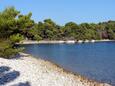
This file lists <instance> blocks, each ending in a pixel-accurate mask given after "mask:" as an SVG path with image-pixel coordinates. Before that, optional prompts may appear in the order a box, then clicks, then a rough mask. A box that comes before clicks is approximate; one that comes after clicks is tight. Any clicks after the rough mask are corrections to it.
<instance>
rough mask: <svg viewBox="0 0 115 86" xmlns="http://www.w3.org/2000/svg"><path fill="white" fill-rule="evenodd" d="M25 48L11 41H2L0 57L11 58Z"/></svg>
mask: <svg viewBox="0 0 115 86" xmlns="http://www.w3.org/2000/svg"><path fill="white" fill-rule="evenodd" d="M22 50H23V48H15V47H13V44H12V43H11V42H9V41H0V57H3V58H6V59H10V58H13V57H14V56H15V55H16V54H18V53H19V52H21V51H22Z"/></svg>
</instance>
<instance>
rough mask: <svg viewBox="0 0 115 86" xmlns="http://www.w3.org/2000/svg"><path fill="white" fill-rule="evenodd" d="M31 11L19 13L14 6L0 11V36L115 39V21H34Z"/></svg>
mask: <svg viewBox="0 0 115 86" xmlns="http://www.w3.org/2000/svg"><path fill="white" fill-rule="evenodd" d="M31 16H32V13H31V12H30V13H28V14H27V15H23V14H20V11H17V10H16V9H15V8H14V7H9V8H6V9H5V10H4V11H2V12H0V38H1V39H2V38H9V37H11V38H12V36H15V35H16V36H17V34H18V36H23V37H24V38H28V39H31V40H68V39H72V40H85V39H88V40H91V39H98V40H99V39H111V40H114V39H115V21H108V22H101V23H98V24H95V23H82V24H76V23H74V22H68V23H66V24H65V25H64V26H61V25H58V24H56V23H55V22H54V21H52V20H51V19H45V20H44V21H43V22H38V23H36V22H35V21H34V20H32V19H31Z"/></svg>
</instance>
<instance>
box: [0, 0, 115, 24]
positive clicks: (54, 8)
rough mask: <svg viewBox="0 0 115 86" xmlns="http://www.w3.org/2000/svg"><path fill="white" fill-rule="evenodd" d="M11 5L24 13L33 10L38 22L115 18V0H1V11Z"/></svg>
mask: <svg viewBox="0 0 115 86" xmlns="http://www.w3.org/2000/svg"><path fill="white" fill-rule="evenodd" d="M9 6H14V7H15V8H16V9H17V10H19V11H21V13H22V14H27V13H29V12H32V14H33V15H32V19H34V20H35V21H36V22H38V21H43V20H44V19H49V18H51V19H52V20H53V21H54V22H56V23H57V24H65V23H67V22H71V21H72V22H76V23H78V24H79V23H84V22H88V23H98V22H103V21H108V20H115V0H0V11H3V10H4V9H5V8H6V7H9Z"/></svg>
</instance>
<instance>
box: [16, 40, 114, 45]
mask: <svg viewBox="0 0 115 86" xmlns="http://www.w3.org/2000/svg"><path fill="white" fill-rule="evenodd" d="M110 41H115V40H109V39H106V40H85V41H83V40H78V41H75V40H66V41H64V40H41V41H33V40H23V41H21V42H19V43H17V44H64V43H65V44H75V43H95V42H110Z"/></svg>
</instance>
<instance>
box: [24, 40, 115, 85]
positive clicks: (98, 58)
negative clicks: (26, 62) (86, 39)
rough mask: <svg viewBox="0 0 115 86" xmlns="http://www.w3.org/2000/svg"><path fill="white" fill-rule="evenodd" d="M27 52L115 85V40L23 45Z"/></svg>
mask: <svg viewBox="0 0 115 86" xmlns="http://www.w3.org/2000/svg"><path fill="white" fill-rule="evenodd" d="M22 46H24V47H25V52H26V53H29V54H32V55H33V56H35V57H38V58H42V59H45V60H50V61H52V62H54V63H56V64H58V65H60V66H61V67H63V68H64V69H66V70H69V71H72V72H74V73H79V74H81V75H83V76H86V77H88V78H90V79H94V80H97V81H101V82H106V83H109V84H112V85H115V42H100V43H84V44H39V45H37V44H32V45H22Z"/></svg>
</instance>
